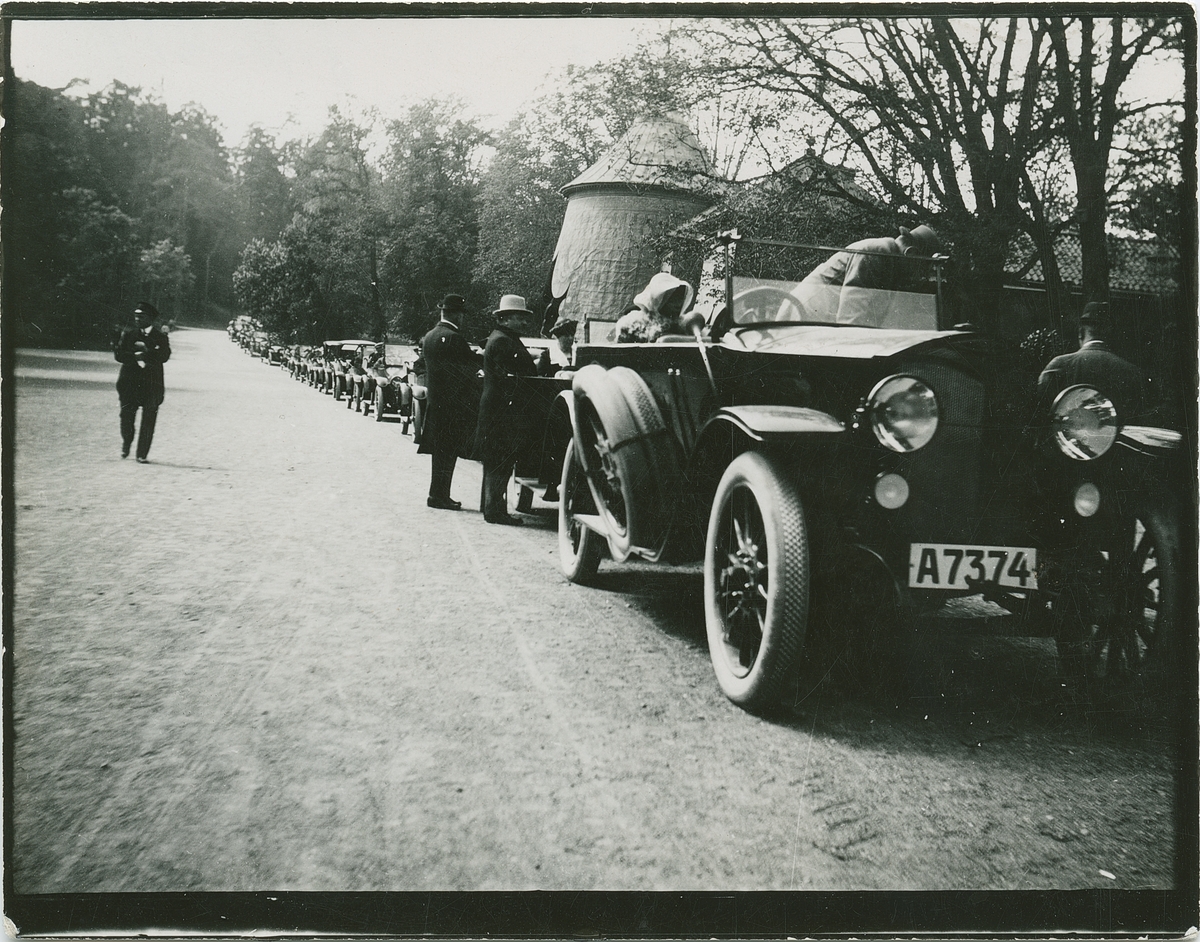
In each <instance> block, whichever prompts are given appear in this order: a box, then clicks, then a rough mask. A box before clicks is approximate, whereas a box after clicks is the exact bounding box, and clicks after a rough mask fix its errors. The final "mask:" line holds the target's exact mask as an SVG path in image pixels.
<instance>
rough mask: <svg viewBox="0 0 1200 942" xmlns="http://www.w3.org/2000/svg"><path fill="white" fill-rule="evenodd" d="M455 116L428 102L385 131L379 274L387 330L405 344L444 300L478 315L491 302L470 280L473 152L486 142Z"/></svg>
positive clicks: (456, 108) (480, 326) (474, 231)
mask: <svg viewBox="0 0 1200 942" xmlns="http://www.w3.org/2000/svg"><path fill="white" fill-rule="evenodd" d="M461 113H462V105H461V103H459V102H456V101H453V100H449V101H443V100H438V99H430V100H427V101H424V102H421V103H419V104H417V105H414V106H413V107H412V108H410V109H409V111H408V114H407V115H406V116H405V117H404V118H402V119H399V120H396V121H393V122H391V123H390V124H389V125H388V138H389V141H390V148H389V151H388V154H387V157H386V159H385V161H384V195H383V201H384V210H385V212H386V214H387V220H388V227H387V234H386V236H385V238H384V239H383V240H382V244H381V259H380V268H381V274H382V277H383V279H384V281H385V282H386V284H387V286H388V312H389V323H390V324H391V325H392V326H393V327H394V329H395V330H396V333H397V335H398V336H400V337H403V338H406V339H415V338H418V337H420V336H421V335H422V334H423V333H424V332H425V331H426V330H428V329H429V327H431V326H432V323H433V322H434V321H435V320H436V314H435V313H434V311H435V309H436V305H437V302H438V300H439V299H440V298H441V297H443V296H445V295H446V294H450V293H454V294H461V295H463V296H464V297H465V298H467V300H468V302H469V303H470V305H471V307H472V309H473V310H476V311H481V312H482V311H485V310H490V309H491V308H489V307H488V305H489V304H490V303H491V302H492V301H494V299H490V298H488V297H487V295H486V293H485V292H484V291H483V290H482V289H481V288H480V286H478V285H476V284H475V283H474V280H473V278H472V270H473V267H474V261H475V251H476V246H477V244H478V237H479V221H478V216H477V197H478V193H479V151H480V148H481V147H482V146H483V145H484V144H486V143H488V136H487V134H486V133H485V132H484V131H483V130H482V129H481V128H479V126H478V125H477V124H476V123H475V122H474V121H472V120H469V119H466V118H464V117H462V116H461ZM493 307H494V305H493ZM490 326H491V325H490V321H489V319H488V318H487V317H485V316H481V317H479V318H476V324H475V325H473V327H472V328H471V329H472V331H473V332H475V333H480V332H482V334H483V335H486V329H488V328H490Z"/></svg>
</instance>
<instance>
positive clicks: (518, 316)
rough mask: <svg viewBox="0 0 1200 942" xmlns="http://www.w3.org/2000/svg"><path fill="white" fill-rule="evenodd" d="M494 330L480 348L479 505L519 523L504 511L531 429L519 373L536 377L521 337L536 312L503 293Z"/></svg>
mask: <svg viewBox="0 0 1200 942" xmlns="http://www.w3.org/2000/svg"><path fill="white" fill-rule="evenodd" d="M494 313H495V316H496V322H497V324H496V329H495V330H493V331H492V333H491V336H489V337H488V340H487V346H486V347H485V348H484V351H483V397H482V398H481V399H480V401H479V426H478V429H477V430H476V433H475V448H476V452H477V453H478V455H479V457H480V459H481V460H482V461H483V497H482V501H481V503H482V504H483V506H482V507H481V508H480V509H481V510H482V511H483V518H484V519H485V520H486V521H487V522H488V523H499V524H508V525H510V526H520V525H521V523H522V520H521V518H520V517H514V516H512V515H511V514H509V512H508V479H509V477H510V476H511V475H512V472H513V466H514V465H515V464H516V462H517V458H518V456H519V455H520V453H521V449H522V448H523V447H524V446H525V445H526V444H527V442H528V440H529V437H530V435H531V434H532V417H531V416H530V415H529V411H528V409H527V408H526V407H525V404H524V402H523V401H522V400H521V398H520V396H519V390H518V380H517V377H518V376H536V375H537V372H538V370H537V364H536V363H535V362H534V360H533V357H532V356H531V355H530V353H529V351H528V350H527V349H525V344H524V343H522V342H521V337H522V336H528V335H529V334H530V333H531V332H532V331H533V329H534V325H535V323H536V317H535V315H534V314H533V312H532V311H530V310H529V309H528V308H527V307H526V306H525V299H524V298H523V297H521V296H520V295H519V294H506V295H504V296H503V297H502V298H501V299H500V306H499V307H498V308H496V310H495V312H494Z"/></svg>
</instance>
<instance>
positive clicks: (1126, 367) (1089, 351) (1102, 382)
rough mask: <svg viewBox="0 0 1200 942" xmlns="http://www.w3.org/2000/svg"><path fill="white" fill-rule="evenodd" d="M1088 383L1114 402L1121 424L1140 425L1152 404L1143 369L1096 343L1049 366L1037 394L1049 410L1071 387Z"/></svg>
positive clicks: (1060, 357)
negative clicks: (1055, 400)
mask: <svg viewBox="0 0 1200 942" xmlns="http://www.w3.org/2000/svg"><path fill="white" fill-rule="evenodd" d="M1077 383H1085V384H1086V385H1088V386H1092V387H1093V388H1095V389H1098V390H1099V391H1100V392H1102V393H1104V395H1106V396H1108V398H1109V399H1111V400H1112V402H1113V405H1114V406H1116V408H1117V418H1118V419H1120V421H1121V424H1123V425H1128V424H1130V423H1132V424H1138V423H1139V422H1140V421H1142V420H1144V419H1145V417H1146V415H1147V413H1148V411H1149V410H1150V407H1151V404H1152V397H1151V394H1150V384H1149V379H1148V378H1147V376H1146V374H1145V373H1143V372H1142V370H1141V369H1140V368H1138V367H1137V366H1135V365H1134V364H1132V363H1130V362H1129V361H1128V360H1126V359H1125V358H1124V357H1120V356H1118V355H1117V354H1115V353H1113V351H1112V350H1111V349H1110V348H1109V346H1108V344H1106V343H1104V342H1103V341H1099V340H1093V341H1089V342H1088V343H1086V344H1084V345H1083V346H1082V347H1080V348H1079V349H1078V350H1076V351H1075V352H1074V353H1065V354H1063V355H1062V356H1058V357H1055V358H1054V359H1053V360H1051V361H1050V362H1049V363H1047V364H1046V368H1045V369H1044V370H1042V375H1041V376H1039V377H1038V393H1039V396H1040V397H1041V399H1042V400H1043V402H1044V403H1045V404H1046V405H1047V406H1049V405H1050V403H1052V402H1053V401H1054V398H1055V397H1056V396H1057V395H1058V394H1059V393H1060V392H1062V391H1063V390H1064V389H1066V388H1067V387H1069V386H1074V385H1076V384H1077Z"/></svg>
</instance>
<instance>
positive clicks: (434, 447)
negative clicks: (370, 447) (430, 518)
mask: <svg viewBox="0 0 1200 942" xmlns="http://www.w3.org/2000/svg"><path fill="white" fill-rule="evenodd" d="M438 312H439V314H440V316H439V318H438V322H437V324H436V325H435V326H434V328H433V330H431V331H429V333H427V334H426V335H425V337H424V338H423V339H422V340H421V358H422V359H423V360H424V361H425V375H426V381H425V385H426V388H427V390H428V392H427V393H426V400H425V401H426V407H427V409H428V411H427V412H426V415H425V426H424V429H423V430H422V432H421V444H420V446H419V447H418V448H417V451H418V453H420V454H423V455H430V456H431V461H432V469H431V472H430V477H429V497H428V499H427V500H426V501H425V503H426V504H427V505H428V506H430V507H434V508H436V509H438V510H459V509H460V508H461V507H462V502H461V501H457V500H454V499H453V498H451V497H450V484H451V482H452V481H453V479H454V466H455V464H457V462H458V459H459V458H469V457H471V444H472V440H473V439H474V436H475V415H476V405H475V403H476V397H475V389H476V386H477V383H478V378H477V377H478V374H479V367H480V366H481V365H482V363H481V361H480V358H479V355H478V354H477V353H475V351H474V350H472V349H471V345H470V344H469V343H467V340H466V338H465V337H463V335H462V333H461V332H460V328H461V327H462V326H463V324H464V323H465V320H466V317H467V302H466V299H465V298H463V297H462V296H461V295H457V294H448V295H446V297H445V298H443V299H442V300H441V302H439V304H438Z"/></svg>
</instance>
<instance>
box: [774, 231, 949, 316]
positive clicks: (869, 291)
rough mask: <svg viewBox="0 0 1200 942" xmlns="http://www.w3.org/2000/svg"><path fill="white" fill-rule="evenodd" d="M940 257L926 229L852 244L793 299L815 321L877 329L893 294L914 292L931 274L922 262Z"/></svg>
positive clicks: (821, 268)
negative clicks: (859, 325) (932, 257)
mask: <svg viewBox="0 0 1200 942" xmlns="http://www.w3.org/2000/svg"><path fill="white" fill-rule="evenodd" d="M941 254H943V248H942V242H941V239H939V238H938V234H937V233H936V232H934V231H933V229H932V228H931V227H930V226H926V225H920V226H917V227H916V228H915V229H907V228H905V227H904V226H900V234H899V235H898V236H896V237H895V238H891V237H887V238H882V239H860V240H859V241H858V242H852V243H850V245H848V246H846V248H845V249H844V250H843V251H841V252H838V253H837V254H836V255H834V256H833V257H832V258H830V259H829V261H827V262H825V263H823V264H821V265H818V266H817V267H816V268H814V269H813V270H812V271H811V272H810V273H809V274H808V275H807V276H806V277H805V279H804V281H802V282H801V283H800V285H799V286H798V287H797V289H796V292H795V293H796V296H797V297H798V298H799V300H800V303H801V306H802V307H803V309H804V314H805V316H806V317H811V318H812V319H813V320H821V321H828V322H830V323H837V324H862V325H864V326H867V327H878V326H879V325H880V324H881V323H883V320H884V318H885V317H886V316H887V314H888V311H889V310H890V308H891V305H892V297H891V292H893V291H904V290H908V289H911V288H914V287H916V286H917V285H918V284H919V283H920V282H921V281H922V280H923V279H924V278H925V277H926V273H927V272H928V270H929V265H928V262H925V261H923V259H925V258H928V257H929V256H933V255H941Z"/></svg>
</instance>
